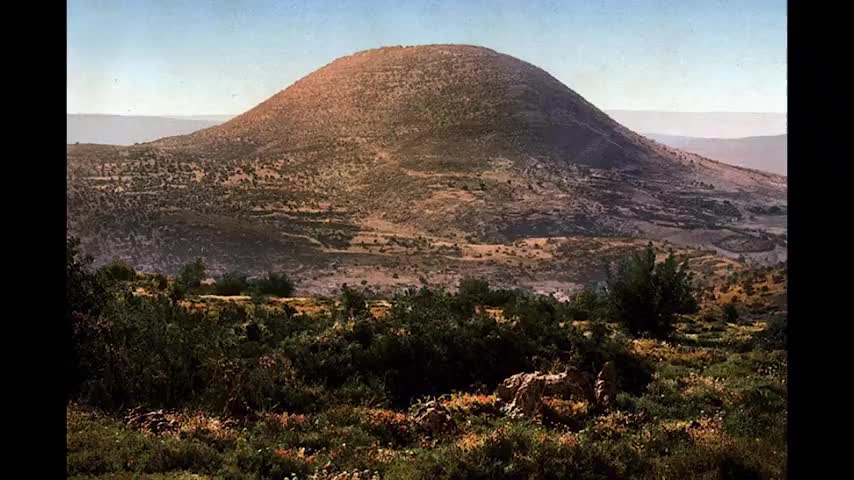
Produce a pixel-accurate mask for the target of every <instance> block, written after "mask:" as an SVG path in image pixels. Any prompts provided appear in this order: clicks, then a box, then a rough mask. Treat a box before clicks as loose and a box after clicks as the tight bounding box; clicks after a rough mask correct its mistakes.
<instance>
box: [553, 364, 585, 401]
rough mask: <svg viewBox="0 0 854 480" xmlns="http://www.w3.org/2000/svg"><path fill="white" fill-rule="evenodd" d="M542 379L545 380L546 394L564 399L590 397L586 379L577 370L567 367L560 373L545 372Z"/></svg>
mask: <svg viewBox="0 0 854 480" xmlns="http://www.w3.org/2000/svg"><path fill="white" fill-rule="evenodd" d="M543 380H545V382H546V389H545V392H544V395H546V396H549V397H559V398H563V399H565V400H570V399H582V400H589V399H590V397H591V395H590V386H589V383H588V381H587V379H586V378H584V375H582V374H581V372H579V371H577V370H572V369H567V370H565V371H564V372H562V373H551V374H545V375H543Z"/></svg>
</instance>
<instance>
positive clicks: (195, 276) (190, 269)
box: [175, 258, 205, 290]
mask: <svg viewBox="0 0 854 480" xmlns="http://www.w3.org/2000/svg"><path fill="white" fill-rule="evenodd" d="M204 279H205V262H204V260H202V259H201V258H196V259H195V260H193V261H192V262H190V263H188V264H186V265H184V266H183V267H181V269H180V270H179V271H178V275H176V276H175V283H176V284H177V285H178V286H179V287H181V289H183V290H188V289H191V288H197V287H198V286H200V285H201V284H202V280H204Z"/></svg>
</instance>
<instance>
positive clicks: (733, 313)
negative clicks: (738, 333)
mask: <svg viewBox="0 0 854 480" xmlns="http://www.w3.org/2000/svg"><path fill="white" fill-rule="evenodd" d="M723 314H724V320H725V321H726V322H727V323H735V322H736V321H738V307H736V302H735V301H732V302H729V303H727V304H726V305H724V308H723Z"/></svg>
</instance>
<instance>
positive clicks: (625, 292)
mask: <svg viewBox="0 0 854 480" xmlns="http://www.w3.org/2000/svg"><path fill="white" fill-rule="evenodd" d="M607 273H608V282H607V283H608V298H609V301H610V304H611V308H612V311H613V315H614V316H615V318H616V319H617V320H619V321H620V322H622V323H623V324H624V325H625V326H626V327H627V328H628V330H629V331H630V332H631V333H633V334H635V335H638V334H645V333H648V334H652V335H654V336H658V337H666V336H668V335H669V334H670V333H671V331H672V324H673V318H674V316H675V315H676V314H684V313H693V312H695V311H696V310H697V301H696V299H695V298H694V288H693V286H692V284H691V275H690V273H689V272H688V268H687V265H686V264H685V263H682V264H678V263H677V261H676V257H675V256H674V255H673V253H672V252H671V254H670V255H669V256H668V257H667V259H666V260H665V261H664V262H662V263H659V264H656V263H655V251H654V249H653V247H652V243H650V244H649V245H647V247H646V249H645V250H644V251H643V252H642V253H640V254H635V255H633V256H631V257H628V258H625V259H623V260H622V261H621V262H620V263H619V264H618V266H617V270H616V271H615V272H612V271H611V270H610V269H609V270H608V272H607Z"/></svg>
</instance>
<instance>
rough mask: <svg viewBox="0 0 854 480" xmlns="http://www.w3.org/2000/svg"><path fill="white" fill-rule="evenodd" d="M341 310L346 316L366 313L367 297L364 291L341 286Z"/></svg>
mask: <svg viewBox="0 0 854 480" xmlns="http://www.w3.org/2000/svg"><path fill="white" fill-rule="evenodd" d="M341 312H342V313H343V314H344V315H345V316H348V317H359V316H363V315H365V314H367V313H368V297H367V295H366V294H365V292H364V291H362V290H359V289H356V288H352V287H348V286H347V284H344V285H342V286H341Z"/></svg>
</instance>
